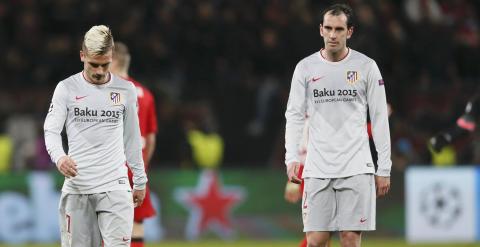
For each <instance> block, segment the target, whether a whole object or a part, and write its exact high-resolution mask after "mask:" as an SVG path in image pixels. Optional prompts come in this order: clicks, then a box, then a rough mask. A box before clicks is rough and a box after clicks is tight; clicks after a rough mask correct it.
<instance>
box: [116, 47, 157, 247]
mask: <svg viewBox="0 0 480 247" xmlns="http://www.w3.org/2000/svg"><path fill="white" fill-rule="evenodd" d="M129 66H130V53H129V51H128V47H127V46H126V45H125V44H123V43H121V42H115V49H114V52H113V61H112V65H111V71H112V72H113V73H114V74H116V75H118V76H120V77H123V78H125V79H127V80H129V81H131V82H132V83H133V84H134V85H135V87H136V88H137V96H138V120H139V124H140V132H141V135H142V145H143V147H142V152H143V161H144V163H145V170H147V168H148V164H149V162H150V159H151V158H152V155H153V152H154V150H155V135H156V133H157V114H156V111H155V100H154V98H153V94H152V93H151V92H150V91H149V90H148V89H147V88H146V87H144V86H143V85H141V84H140V83H139V82H137V81H135V80H134V79H132V78H131V77H129V76H128V68H129ZM128 177H129V179H130V184H132V172H131V171H130V170H129V171H128ZM155 214H156V212H155V209H154V208H153V205H152V202H151V199H150V189H149V188H148V184H147V190H146V195H145V199H144V201H143V204H142V205H141V206H139V207H136V208H135V213H134V219H133V221H134V222H133V232H132V244H131V246H132V247H143V246H144V239H143V238H144V236H145V233H144V229H143V220H144V219H146V218H149V217H152V216H154V215H155Z"/></svg>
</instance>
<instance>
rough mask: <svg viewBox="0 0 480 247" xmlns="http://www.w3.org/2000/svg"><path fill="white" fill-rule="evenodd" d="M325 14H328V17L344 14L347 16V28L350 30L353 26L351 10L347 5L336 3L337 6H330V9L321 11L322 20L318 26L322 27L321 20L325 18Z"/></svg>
mask: <svg viewBox="0 0 480 247" xmlns="http://www.w3.org/2000/svg"><path fill="white" fill-rule="evenodd" d="M326 14H330V15H341V14H345V16H347V28H351V27H353V26H354V23H353V10H352V8H351V7H350V6H348V5H347V4H343V3H337V4H334V5H331V6H330V7H328V8H326V9H325V10H323V12H322V15H321V18H322V19H321V21H320V24H322V25H323V18H324V17H325V15H326Z"/></svg>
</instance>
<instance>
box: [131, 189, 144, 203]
mask: <svg viewBox="0 0 480 247" xmlns="http://www.w3.org/2000/svg"><path fill="white" fill-rule="evenodd" d="M132 194H133V206H134V207H138V206H140V205H142V203H143V199H145V189H143V190H135V189H134V190H133V193H132Z"/></svg>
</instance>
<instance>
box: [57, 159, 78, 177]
mask: <svg viewBox="0 0 480 247" xmlns="http://www.w3.org/2000/svg"><path fill="white" fill-rule="evenodd" d="M57 169H58V171H60V173H61V174H63V175H64V176H65V177H67V178H71V177H75V176H77V174H78V170H77V163H75V161H74V160H73V159H72V158H70V156H68V155H65V156H63V157H62V158H60V159H59V160H58V163H57Z"/></svg>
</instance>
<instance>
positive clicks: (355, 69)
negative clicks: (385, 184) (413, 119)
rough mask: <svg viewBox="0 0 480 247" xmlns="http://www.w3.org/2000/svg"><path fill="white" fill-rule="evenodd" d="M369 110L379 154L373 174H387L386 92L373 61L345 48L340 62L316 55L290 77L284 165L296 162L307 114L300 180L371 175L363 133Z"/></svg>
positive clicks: (388, 157) (389, 166) (302, 62)
mask: <svg viewBox="0 0 480 247" xmlns="http://www.w3.org/2000/svg"><path fill="white" fill-rule="evenodd" d="M367 109H369V112H370V119H371V123H372V132H373V140H374V142H375V146H376V148H377V151H378V170H377V173H376V175H379V176H390V170H391V165H392V162H391V159H390V130H389V125H388V112H387V102H386V96H385V88H384V82H383V79H382V76H381V74H380V70H379V69H378V67H377V64H376V63H375V61H373V60H372V59H370V58H369V57H367V56H365V55H363V54H361V53H359V52H357V51H354V50H352V49H349V52H348V55H347V56H346V57H345V58H344V59H343V60H341V61H339V62H330V61H328V60H326V59H324V58H323V57H322V55H321V53H320V52H316V53H314V54H312V55H310V56H308V57H306V58H305V59H303V60H302V61H300V62H299V63H298V64H297V66H296V68H295V72H294V74H293V79H292V85H291V88H290V96H289V99H288V105H287V110H286V113H285V117H286V120H287V123H286V133H285V148H286V155H285V163H286V164H287V165H288V164H290V163H292V162H300V157H299V155H298V148H299V145H300V140H301V137H302V129H303V126H304V122H305V114H307V115H308V116H309V141H308V147H307V157H306V161H305V168H304V171H303V176H304V177H315V178H339V177H348V176H353V175H357V174H362V173H374V172H375V168H374V165H373V161H372V156H371V154H370V147H369V142H368V133H367Z"/></svg>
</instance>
